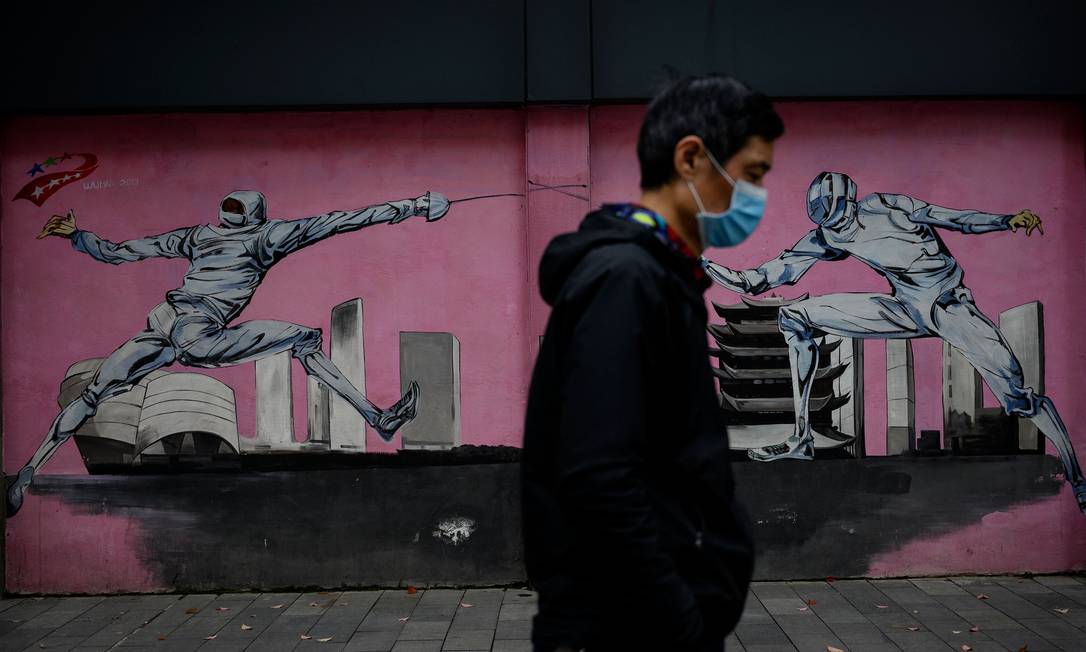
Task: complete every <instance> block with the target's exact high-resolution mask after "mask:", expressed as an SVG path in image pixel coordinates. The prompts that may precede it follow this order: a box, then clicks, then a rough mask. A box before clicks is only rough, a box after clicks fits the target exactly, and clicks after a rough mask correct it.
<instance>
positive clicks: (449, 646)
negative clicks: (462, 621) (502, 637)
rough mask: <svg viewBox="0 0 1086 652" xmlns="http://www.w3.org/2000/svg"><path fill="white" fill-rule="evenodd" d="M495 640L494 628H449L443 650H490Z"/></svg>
mask: <svg viewBox="0 0 1086 652" xmlns="http://www.w3.org/2000/svg"><path fill="white" fill-rule="evenodd" d="M493 642H494V630H493V629H461V630H454V629H450V630H449V635H448V636H446V637H445V644H444V645H443V646H442V647H441V648H440V649H442V650H489V649H490V646H491V644H492V643H493Z"/></svg>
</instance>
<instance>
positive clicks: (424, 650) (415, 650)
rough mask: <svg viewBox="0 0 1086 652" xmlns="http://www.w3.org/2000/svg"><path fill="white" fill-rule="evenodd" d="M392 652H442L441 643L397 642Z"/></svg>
mask: <svg viewBox="0 0 1086 652" xmlns="http://www.w3.org/2000/svg"><path fill="white" fill-rule="evenodd" d="M392 652H441V641H397V642H396V645H394V646H392Z"/></svg>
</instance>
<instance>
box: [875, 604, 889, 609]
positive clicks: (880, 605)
mask: <svg viewBox="0 0 1086 652" xmlns="http://www.w3.org/2000/svg"><path fill="white" fill-rule="evenodd" d="M875 606H876V607H878V608H879V609H889V608H890V607H889V605H885V604H877V605H875Z"/></svg>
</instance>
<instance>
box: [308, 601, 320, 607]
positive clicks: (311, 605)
mask: <svg viewBox="0 0 1086 652" xmlns="http://www.w3.org/2000/svg"><path fill="white" fill-rule="evenodd" d="M309 606H310V607H319V606H320V605H319V604H317V603H316V602H310V603H309Z"/></svg>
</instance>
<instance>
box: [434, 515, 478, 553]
mask: <svg viewBox="0 0 1086 652" xmlns="http://www.w3.org/2000/svg"><path fill="white" fill-rule="evenodd" d="M473 532H475V520H474V519H470V518H466V517H464V516H453V517H450V518H447V519H445V520H443V521H440V522H438V524H437V529H436V530H434V533H433V534H434V538H435V539H440V540H441V541H443V542H445V543H449V544H452V545H454V546H458V545H460V544H461V543H463V542H465V541H467V540H468V537H470V536H471V535H472V533H473Z"/></svg>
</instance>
